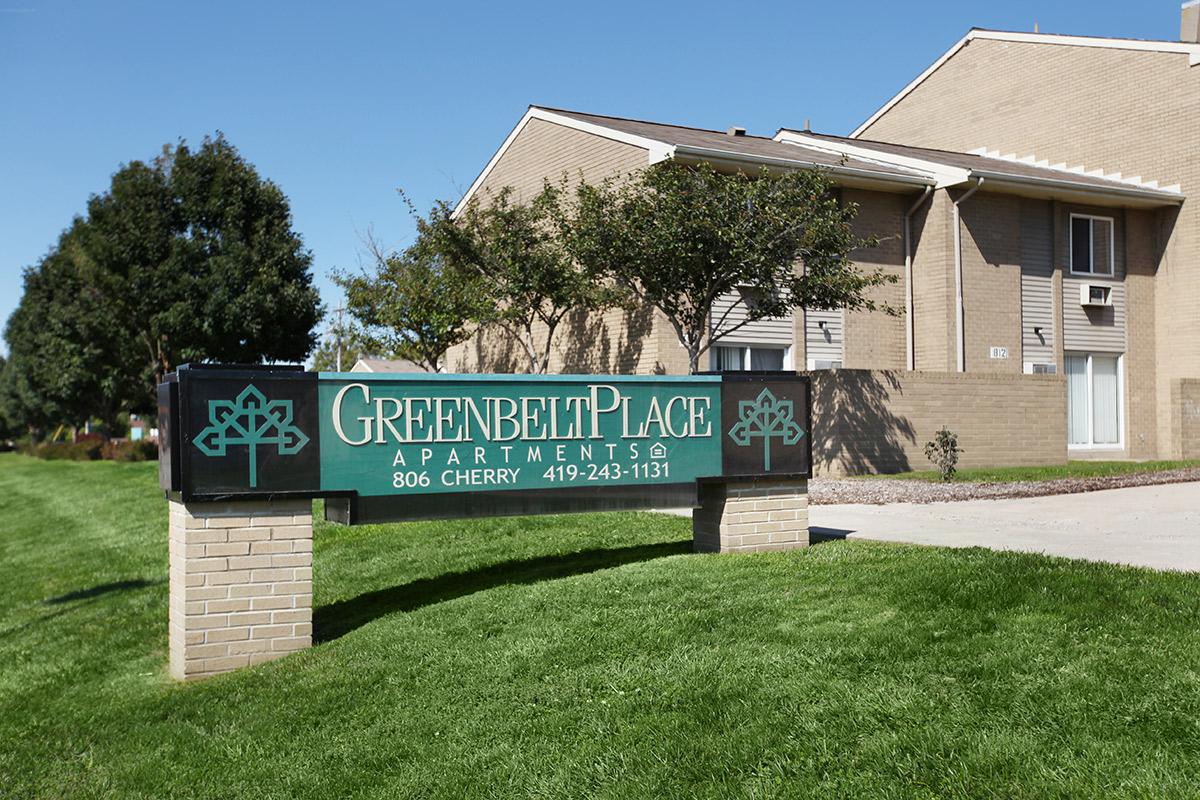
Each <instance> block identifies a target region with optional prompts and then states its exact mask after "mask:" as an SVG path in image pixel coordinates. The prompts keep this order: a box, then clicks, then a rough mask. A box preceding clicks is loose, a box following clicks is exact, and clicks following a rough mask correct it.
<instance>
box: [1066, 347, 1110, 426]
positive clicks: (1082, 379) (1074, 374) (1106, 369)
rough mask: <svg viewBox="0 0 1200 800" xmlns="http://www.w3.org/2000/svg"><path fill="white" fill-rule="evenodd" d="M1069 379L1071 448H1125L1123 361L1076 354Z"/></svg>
mask: <svg viewBox="0 0 1200 800" xmlns="http://www.w3.org/2000/svg"><path fill="white" fill-rule="evenodd" d="M1066 375H1067V444H1068V445H1070V446H1071V447H1101V448H1103V447H1108V448H1113V447H1121V445H1122V441H1121V412H1122V409H1121V357H1120V356H1117V355H1107V354H1100V353H1072V354H1069V355H1067V357H1066Z"/></svg>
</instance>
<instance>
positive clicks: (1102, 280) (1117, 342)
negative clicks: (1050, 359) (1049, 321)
mask: <svg viewBox="0 0 1200 800" xmlns="http://www.w3.org/2000/svg"><path fill="white" fill-rule="evenodd" d="M1080 211H1082V210H1080ZM1087 213H1096V212H1093V211H1091V210H1090V209H1089V210H1088V211H1087ZM1104 215H1105V216H1111V217H1114V220H1113V274H1112V276H1111V277H1110V276H1108V275H1072V274H1071V271H1070V270H1071V265H1070V263H1067V264H1066V265H1065V266H1064V267H1063V310H1062V318H1063V348H1064V349H1065V350H1067V351H1068V352H1081V353H1123V352H1125V346H1126V345H1125V226H1124V225H1123V224H1122V222H1123V220H1122V218H1121V213H1120V212H1119V211H1117V212H1116V213H1113V212H1111V211H1108V212H1104ZM1068 219H1069V218H1068ZM1068 226H1069V222H1068ZM1068 235H1069V234H1068ZM1089 283H1094V284H1102V285H1104V286H1111V287H1112V306H1109V307H1102V308H1085V307H1084V306H1082V305H1080V303H1079V287H1080V286H1083V285H1085V284H1089Z"/></svg>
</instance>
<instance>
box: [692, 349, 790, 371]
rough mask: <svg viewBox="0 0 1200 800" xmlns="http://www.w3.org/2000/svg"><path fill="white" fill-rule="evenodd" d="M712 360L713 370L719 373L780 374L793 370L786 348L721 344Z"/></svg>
mask: <svg viewBox="0 0 1200 800" xmlns="http://www.w3.org/2000/svg"><path fill="white" fill-rule="evenodd" d="M712 360H713V368H714V369H716V370H717V371H718V372H743V371H745V370H756V371H758V370H765V371H772V372H780V371H782V370H785V369H790V368H791V364H790V363H789V358H788V348H786V347H759V346H758V345H744V344H730V345H725V344H721V345H717V346H716V347H714V348H713V359H712Z"/></svg>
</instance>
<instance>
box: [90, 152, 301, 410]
mask: <svg viewBox="0 0 1200 800" xmlns="http://www.w3.org/2000/svg"><path fill="white" fill-rule="evenodd" d="M291 225H292V219H291V211H290V209H289V206H288V201H287V198H286V197H285V196H284V194H283V192H282V191H280V189H279V187H278V186H276V185H275V184H274V183H272V182H271V181H269V180H264V179H263V178H261V177H260V176H259V175H258V172H257V171H256V170H255V169H254V167H253V166H252V165H250V164H249V163H247V162H246V161H245V160H244V159H243V158H242V157H241V156H240V155H239V154H238V152H237V150H236V149H235V148H234V147H233V145H231V144H230V143H229V142H228V141H227V140H226V139H225V138H224V137H223V136H220V135H218V136H217V137H215V138H207V137H206V138H205V139H204V141H203V143H202V144H201V145H200V147H199V148H198V149H195V150H193V149H192V148H191V147H189V146H188V145H187V143H186V142H181V143H180V144H179V145H177V146H175V147H173V148H165V149H164V151H163V154H162V155H161V156H160V157H159V158H158V159H157V160H156V161H155V162H154V163H153V164H149V165H148V164H142V163H140V162H133V163H131V164H129V165H127V166H125V167H123V168H122V169H121V170H120V171H119V172H117V174H116V175H114V176H113V181H112V186H111V188H110V190H109V191H108V192H107V193H105V194H103V195H99V196H96V197H93V198H92V200H91V201H90V202H89V203H88V218H87V225H86V227H85V240H84V249H85V251H86V253H87V256H88V266H89V267H90V268H91V269H92V270H93V272H92V273H91V274H90V276H89V277H90V278H91V280H92V282H93V283H94V284H95V285H97V286H99V287H101V288H102V291H103V293H104V297H105V301H106V302H107V303H110V304H111V305H112V307H113V309H114V311H115V312H116V313H117V314H119V316H120V317H121V318H122V319H124V320H126V325H125V334H126V335H127V336H128V337H129V338H130V340H131V341H133V342H136V344H137V347H138V349H139V351H140V353H141V357H140V359H139V362H140V363H138V369H139V371H140V372H141V374H142V381H143V384H144V386H145V387H146V394H145V397H146V398H147V399H148V400H150V399H152V398H153V393H154V386H156V385H157V384H158V383H159V382H160V381H161V380H162V377H163V375H165V374H166V373H167V372H169V371H171V370H172V369H174V368H175V367H177V366H178V365H179V364H181V363H185V362H189V361H229V362H240V363H258V362H260V361H293V362H294V361H303V360H304V359H305V358H306V357H307V356H308V353H309V352H310V351H311V350H312V348H313V346H314V344H315V342H316V336H315V334H314V332H313V328H314V327H315V326H316V324H317V322H318V321H319V320H320V318H321V314H322V311H321V305H320V301H319V298H318V295H317V290H316V289H315V288H314V286H313V283H312V273H311V266H312V256H311V254H310V253H309V252H308V251H307V250H305V249H304V246H303V243H302V242H301V240H300V237H299V235H298V234H297V233H295V232H294V231H293V230H292V227H291Z"/></svg>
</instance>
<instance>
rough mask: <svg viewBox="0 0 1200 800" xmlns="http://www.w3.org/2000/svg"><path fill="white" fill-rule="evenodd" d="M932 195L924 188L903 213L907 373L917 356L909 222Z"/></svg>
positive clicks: (927, 187)
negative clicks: (914, 342)
mask: <svg viewBox="0 0 1200 800" xmlns="http://www.w3.org/2000/svg"><path fill="white" fill-rule="evenodd" d="M931 194H933V187H932V186H926V187H925V191H924V193H923V194H922V195H921V196H920V197H918V198H917V202H915V203H913V204H912V207H911V208H909V209H908V211H906V212H904V317H905V329H906V330H905V335H906V337H907V339H908V350H907V353H908V356H907V361H906V362H905V363H906V364H907V365H908V367H907V368H908V369H909V371H912V370H914V369H916V368H917V354H916V349H915V348H914V346H913V340H914V338H915V330H916V329H915V327H914V322H913V263H912V229H911V226H910V224H909V220H910V219H911V218H912V215H913V214H915V213H917V209H918V208H920V207H921V205H922V204H923V203H924V202H925V201H926V200H928V199H929V196H930V195H931Z"/></svg>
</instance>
